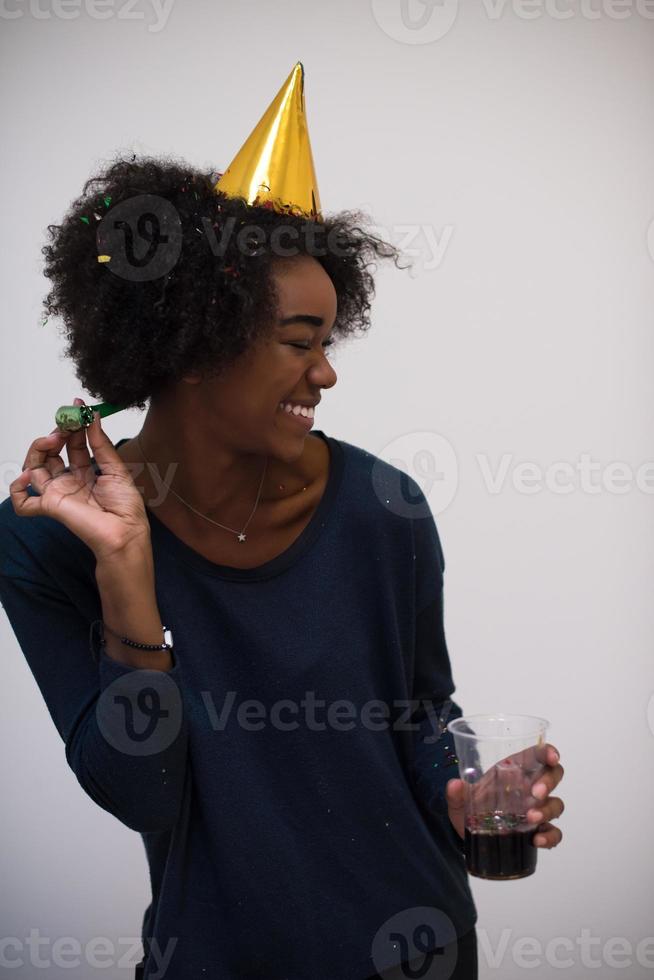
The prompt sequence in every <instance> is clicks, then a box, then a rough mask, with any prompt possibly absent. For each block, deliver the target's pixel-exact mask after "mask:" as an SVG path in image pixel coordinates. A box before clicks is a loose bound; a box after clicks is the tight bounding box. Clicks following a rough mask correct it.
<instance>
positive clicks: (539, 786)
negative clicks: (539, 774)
mask: <svg viewBox="0 0 654 980" xmlns="http://www.w3.org/2000/svg"><path fill="white" fill-rule="evenodd" d="M546 793H547V786H546V785H545V783H536V785H535V786H534V796H538V797H539V798H542V797H543V796H545V795H546Z"/></svg>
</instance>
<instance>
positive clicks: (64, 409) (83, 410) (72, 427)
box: [55, 402, 127, 432]
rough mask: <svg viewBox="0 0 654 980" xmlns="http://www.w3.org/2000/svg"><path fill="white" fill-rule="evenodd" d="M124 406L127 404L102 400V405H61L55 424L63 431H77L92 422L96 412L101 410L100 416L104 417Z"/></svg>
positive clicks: (56, 414) (119, 410)
mask: <svg viewBox="0 0 654 980" xmlns="http://www.w3.org/2000/svg"><path fill="white" fill-rule="evenodd" d="M124 408H127V405H112V404H111V403H110V402H102V404H101V405H61V406H60V407H59V408H58V409H57V411H56V413H55V425H56V426H57V428H58V429H59V430H60V431H61V432H77V431H78V430H79V429H82V428H87V427H88V426H89V425H90V424H91V422H92V421H93V413H94V412H99V413H100V418H101V419H104V418H106V417H107V416H108V415H113V414H114V412H121V411H122V410H123V409H124Z"/></svg>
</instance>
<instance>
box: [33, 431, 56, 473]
mask: <svg viewBox="0 0 654 980" xmlns="http://www.w3.org/2000/svg"><path fill="white" fill-rule="evenodd" d="M65 442H66V433H63V432H58V431H57V432H51V433H50V435H47V436H40V437H39V438H38V439H35V440H34V442H33V443H32V444H31V446H30V447H29V449H28V450H27V455H26V456H25V459H24V461H23V469H24V470H35V469H37V468H38V467H40V466H44V465H45V463H46V461H47V460H48V459H49V458H50V459H58V458H60V457H59V453H60V452H61V450H62V448H63V446H64V444H65ZM60 462H61V463H62V465H64V463H63V460H60Z"/></svg>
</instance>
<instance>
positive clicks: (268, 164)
mask: <svg viewBox="0 0 654 980" xmlns="http://www.w3.org/2000/svg"><path fill="white" fill-rule="evenodd" d="M214 190H216V191H220V192H221V193H223V194H225V195H227V197H242V198H245V200H246V201H247V203H248V204H253V205H255V204H256V205H264V206H266V205H268V206H269V207H272V208H273V210H275V211H280V212H285V211H291V212H292V213H297V212H301V213H302V214H304V215H306V216H307V217H311V218H314V220H318V221H322V214H321V212H320V196H319V194H318V184H317V181H316V172H315V170H314V166H313V155H312V153H311V143H310V142H309V130H308V128H307V119H306V115H305V110H304V67H303V65H302V62H301V61H298V62H297V64H296V65H295V67H294V68H293V70H292V71H291V73H290V75H289V76H288V78H287V79H286V81H285V82H284V84H283V85H282V87H281V88H280V90H279V92H278V93H277V95H276V96H275V98H274V99H273V101H272V102H271V103H270V105H269V106H268V108H267V109H266V111H265V112H264V114H263V116H262V117H261V119H260V120H259V122H258V123H257V125H256V126H255V127H254V129H253V130H252V132H251V133H250V135H249V136H248V138H247V140H246V141H245V143H244V144H243V146H242V147H241V149H240V150H239V151H238V153H237V154H236V156H235V157H234V159H233V160H232V162H231V163H230V165H229V167H228V168H227V170H226V171H225V172H224V174H223V175H222V177H221V178H220V180H219V181H218V183H217V184H216V185H215V187H214Z"/></svg>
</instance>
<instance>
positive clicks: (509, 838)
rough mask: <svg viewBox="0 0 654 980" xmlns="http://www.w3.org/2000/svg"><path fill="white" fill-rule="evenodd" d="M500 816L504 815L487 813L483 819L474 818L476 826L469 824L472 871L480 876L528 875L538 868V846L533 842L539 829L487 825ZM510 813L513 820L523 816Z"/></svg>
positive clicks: (468, 861)
mask: <svg viewBox="0 0 654 980" xmlns="http://www.w3.org/2000/svg"><path fill="white" fill-rule="evenodd" d="M498 816H501V817H503V816H504V815H503V814H502V815H500V814H490V813H489V814H485V815H484V818H483V819H482V821H481V822H480V823H478V822H477V820H476V819H475V820H474V826H473V829H471V828H470V827H466V828H465V851H466V865H467V868H468V871H469V872H470V874H471V875H476V877H477V878H492V879H496V880H502V879H503V878H526V877H527V875H531V874H533V873H534V871H535V870H536V848H535V847H534V843H533V841H534V836H535V834H536V829H535V828H534V829H533V830H526V829H524V828H523V829H522V830H511V829H509V828H508V827H507V828H506V829H499V828H498V829H494V830H488V829H485V828H484V826H483V823H484V822H485V821H488V822H489V823H490V822H491V821H496V820H497V817H498ZM508 817H509V823H513V822H514V821H515V822H518V821H519V819H520V818H519V817H517V816H516V815H515V814H508ZM523 820H524V818H523ZM480 824H481V825H480Z"/></svg>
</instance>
